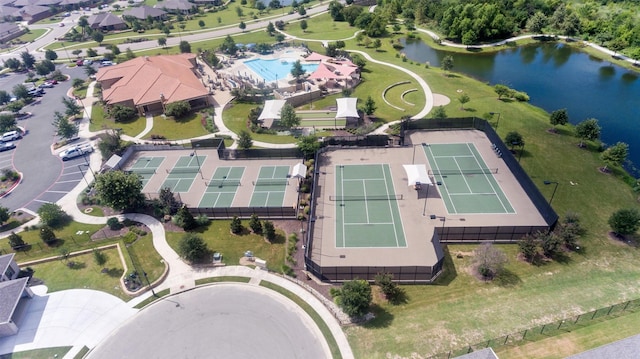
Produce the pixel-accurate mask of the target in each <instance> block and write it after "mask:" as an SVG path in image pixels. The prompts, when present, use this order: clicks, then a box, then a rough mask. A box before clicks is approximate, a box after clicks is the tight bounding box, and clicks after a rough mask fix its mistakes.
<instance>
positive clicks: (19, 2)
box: [13, 0, 40, 7]
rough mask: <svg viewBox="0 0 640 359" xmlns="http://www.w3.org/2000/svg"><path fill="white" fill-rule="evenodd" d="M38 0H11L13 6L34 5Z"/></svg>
mask: <svg viewBox="0 0 640 359" xmlns="http://www.w3.org/2000/svg"><path fill="white" fill-rule="evenodd" d="M39 1H40V0H16V1H14V2H13V6H20V7H22V6H29V5H36V4H38V2H39Z"/></svg>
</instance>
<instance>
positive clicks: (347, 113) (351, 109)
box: [336, 97, 360, 118]
mask: <svg viewBox="0 0 640 359" xmlns="http://www.w3.org/2000/svg"><path fill="white" fill-rule="evenodd" d="M336 102H337V103H338V112H337V113H336V118H345V117H360V116H358V107H357V103H358V98H356V97H343V98H339V99H337V100H336Z"/></svg>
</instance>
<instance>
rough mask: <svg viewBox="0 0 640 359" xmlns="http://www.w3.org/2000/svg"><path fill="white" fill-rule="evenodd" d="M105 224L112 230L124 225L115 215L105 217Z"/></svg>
mask: <svg viewBox="0 0 640 359" xmlns="http://www.w3.org/2000/svg"><path fill="white" fill-rule="evenodd" d="M107 226H109V229H110V230H112V231H118V230H120V229H122V227H124V226H123V225H122V223H120V221H119V220H118V218H116V217H111V218H109V219H107Z"/></svg>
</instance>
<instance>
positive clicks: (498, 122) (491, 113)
mask: <svg viewBox="0 0 640 359" xmlns="http://www.w3.org/2000/svg"><path fill="white" fill-rule="evenodd" d="M489 114H490V115H491V116H493V115H495V114H497V115H498V120H497V121H496V131H498V125H499V124H500V112H489Z"/></svg>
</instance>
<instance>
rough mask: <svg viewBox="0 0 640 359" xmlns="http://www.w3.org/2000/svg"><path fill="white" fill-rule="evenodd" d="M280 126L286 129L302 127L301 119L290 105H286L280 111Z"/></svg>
mask: <svg viewBox="0 0 640 359" xmlns="http://www.w3.org/2000/svg"><path fill="white" fill-rule="evenodd" d="M280 125H281V126H282V127H285V128H294V127H297V126H299V125H300V117H298V116H297V115H296V110H295V109H294V108H293V106H291V104H289V103H285V104H284V106H282V110H280Z"/></svg>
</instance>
